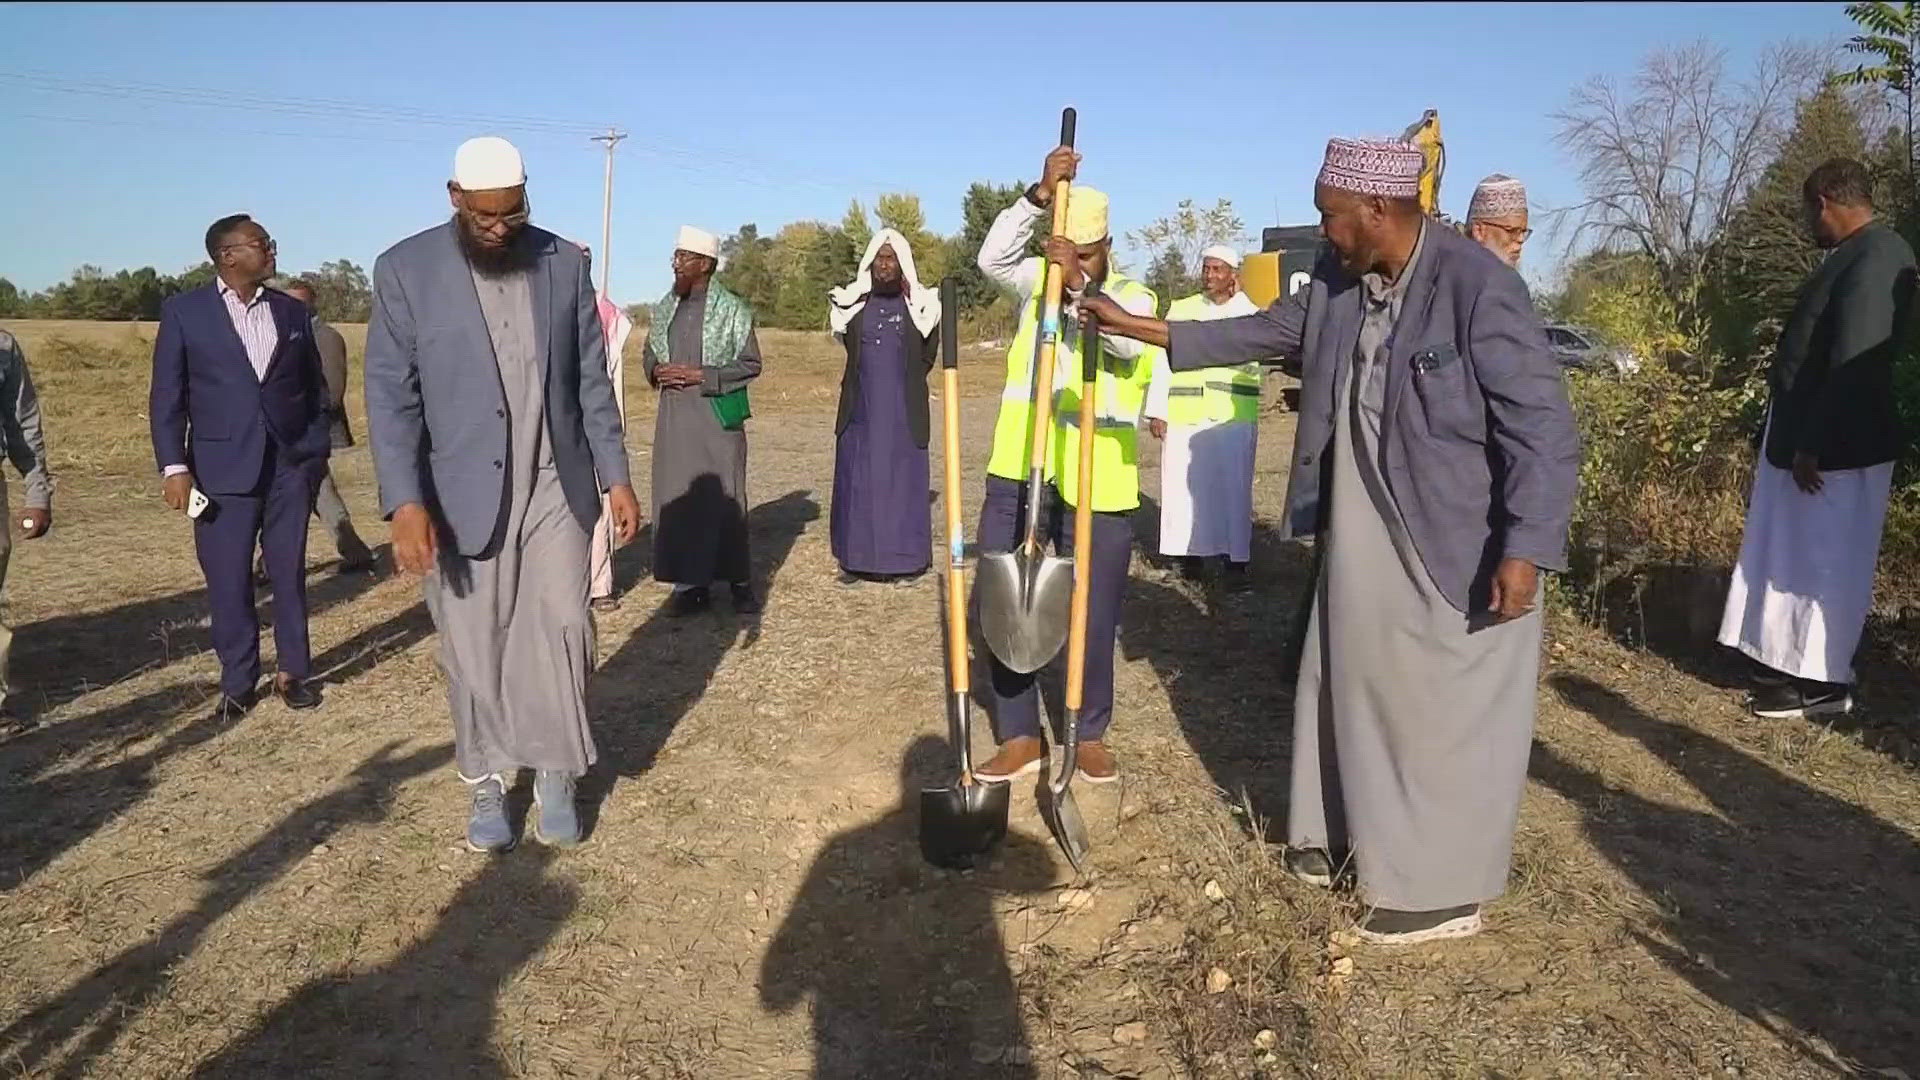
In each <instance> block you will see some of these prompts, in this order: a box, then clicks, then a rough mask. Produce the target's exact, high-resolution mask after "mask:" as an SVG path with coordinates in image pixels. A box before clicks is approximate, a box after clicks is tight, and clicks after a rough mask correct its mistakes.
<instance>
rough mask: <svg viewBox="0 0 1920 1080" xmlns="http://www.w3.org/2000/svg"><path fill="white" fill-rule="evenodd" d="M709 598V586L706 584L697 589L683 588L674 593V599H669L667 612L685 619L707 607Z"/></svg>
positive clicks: (674, 616)
mask: <svg viewBox="0 0 1920 1080" xmlns="http://www.w3.org/2000/svg"><path fill="white" fill-rule="evenodd" d="M707 599H708V596H707V587H706V586H705V585H702V586H700V587H699V588H697V589H682V590H680V591H678V592H676V593H674V594H673V597H672V599H670V600H668V601H667V614H668V615H670V616H672V617H673V618H676V619H684V618H686V617H687V616H689V615H695V614H698V613H699V612H701V611H703V610H705V609H706V606H707Z"/></svg>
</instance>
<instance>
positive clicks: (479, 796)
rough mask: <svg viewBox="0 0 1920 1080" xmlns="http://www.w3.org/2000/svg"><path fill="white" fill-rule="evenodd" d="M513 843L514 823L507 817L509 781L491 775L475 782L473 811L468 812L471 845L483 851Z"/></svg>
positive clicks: (469, 843) (468, 843) (505, 848)
mask: <svg viewBox="0 0 1920 1080" xmlns="http://www.w3.org/2000/svg"><path fill="white" fill-rule="evenodd" d="M512 846H513V825H512V823H510V822H509V821H507V785H506V783H505V782H504V781H502V780H501V779H500V777H498V776H489V777H487V778H486V779H485V780H482V781H480V782H479V783H477V784H475V785H473V812H472V813H470V814H469V815H467V849H468V850H470V851H478V852H481V853H482V854H487V853H493V852H500V851H505V850H507V849H508V848H511V847H512Z"/></svg>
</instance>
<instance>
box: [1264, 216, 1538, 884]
mask: <svg viewBox="0 0 1920 1080" xmlns="http://www.w3.org/2000/svg"><path fill="white" fill-rule="evenodd" d="M1424 246H1425V237H1424V234H1423V236H1422V240H1421V242H1420V243H1419V244H1416V246H1415V248H1414V253H1413V258H1412V259H1411V260H1409V262H1408V264H1407V267H1406V269H1405V270H1404V271H1403V272H1402V273H1401V275H1400V277H1399V279H1398V280H1397V281H1396V282H1395V284H1394V285H1393V286H1391V287H1388V286H1386V285H1385V284H1384V283H1383V282H1382V281H1381V280H1380V278H1379V277H1378V276H1376V275H1371V274H1369V275H1367V276H1366V277H1365V278H1364V279H1363V284H1364V288H1365V291H1366V298H1365V303H1366V312H1365V316H1364V319H1363V321H1362V323H1361V329H1360V335H1359V340H1358V343H1357V347H1356V348H1355V350H1354V355H1353V361H1352V363H1351V364H1350V365H1348V368H1347V371H1346V372H1345V373H1343V374H1342V375H1341V376H1340V377H1339V379H1338V381H1337V383H1336V394H1335V400H1336V402H1337V403H1338V404H1337V407H1336V410H1335V411H1336V414H1337V416H1336V419H1335V423H1334V446H1333V453H1334V463H1333V466H1332V474H1333V475H1332V481H1333V482H1332V491H1331V493H1330V496H1329V497H1330V498H1331V499H1332V507H1331V510H1330V517H1329V520H1328V527H1327V531H1326V534H1325V535H1324V536H1322V537H1321V540H1320V543H1321V545H1322V548H1321V551H1322V554H1323V556H1324V562H1323V570H1322V573H1321V575H1320V578H1319V581H1318V583H1317V585H1316V594H1315V597H1314V604H1313V612H1312V615H1311V616H1310V622H1309V625H1308V631H1307V640H1306V647H1305V650H1304V652H1303V654H1302V657H1301V670H1300V681H1299V687H1298V690H1297V696H1296V699H1295V711H1294V747H1293V787H1292V804H1291V808H1290V813H1289V819H1288V828H1287V832H1288V843H1289V844H1291V845H1293V846H1294V847H1297V848H1319V849H1323V850H1333V851H1342V850H1346V849H1348V848H1351V850H1352V852H1353V857H1354V861H1355V865H1356V868H1357V871H1358V876H1359V880H1360V890H1361V895H1362V898H1363V899H1365V900H1366V901H1367V902H1368V903H1370V904H1372V905H1374V906H1376V907H1381V908H1389V909H1393V910H1399V911H1433V910H1437V909H1440V908H1448V907H1454V906H1457V905H1462V904H1472V903H1479V902H1481V901H1485V900H1491V899H1493V898H1494V897H1496V896H1499V895H1500V894H1501V892H1503V891H1504V890H1505V888H1506V879H1507V867H1508V862H1509V859H1510V857H1511V854H1512V848H1513V831H1514V826H1515V823H1516V820H1517V817H1518V814H1519V807H1520V794H1521V791H1522V789H1523V788H1524V786H1525V784H1526V771H1527V756H1528V751H1529V748H1530V746H1531V743H1532V735H1533V719H1534V708H1535V699H1534V695H1535V688H1536V684H1537V680H1538V677H1539V667H1540V636H1541V625H1542V624H1541V616H1540V614H1539V612H1538V610H1537V609H1536V610H1535V611H1534V612H1533V613H1532V614H1529V615H1527V616H1525V617H1523V618H1520V619H1517V620H1514V621H1513V622H1509V623H1502V624H1495V623H1494V622H1493V618H1492V616H1491V614H1489V613H1486V612H1475V613H1472V614H1466V613H1462V612H1461V611H1459V610H1458V609H1456V608H1455V607H1453V606H1452V605H1451V604H1450V603H1448V601H1447V600H1446V598H1445V597H1444V596H1442V595H1441V592H1440V590H1439V589H1438V588H1437V587H1436V586H1435V585H1434V583H1433V579H1432V577H1431V576H1430V575H1429V574H1428V572H1427V569H1426V566H1425V564H1424V563H1423V562H1422V561H1421V558H1420V554H1419V551H1418V550H1417V549H1416V548H1415V547H1414V545H1413V542H1412V540H1411V539H1410V537H1409V535H1408V533H1407V530H1406V527H1405V525H1404V523H1403V521H1402V519H1401V515H1400V510H1399V508H1398V507H1397V506H1396V505H1395V503H1394V498H1393V494H1392V492H1391V491H1390V490H1389V488H1388V485H1387V480H1386V477H1385V475H1384V474H1383V472H1382V470H1381V467H1380V460H1381V457H1380V424H1381V416H1382V413H1383V410H1384V405H1385V398H1386V364H1387V359H1388V356H1389V354H1390V351H1391V350H1390V349H1389V347H1388V346H1389V343H1390V342H1391V340H1392V338H1393V336H1394V334H1395V333H1396V332H1401V331H1402V329H1404V332H1407V333H1414V332H1416V331H1417V328H1415V327H1406V328H1399V327H1397V326H1396V324H1397V323H1398V322H1399V319H1400V307H1401V303H1402V301H1403V299H1404V292H1405V285H1406V282H1407V281H1409V280H1411V279H1412V277H1413V270H1414V266H1415V265H1416V264H1417V263H1418V261H1419V259H1420V257H1421V254H1422V249H1423V248H1424Z"/></svg>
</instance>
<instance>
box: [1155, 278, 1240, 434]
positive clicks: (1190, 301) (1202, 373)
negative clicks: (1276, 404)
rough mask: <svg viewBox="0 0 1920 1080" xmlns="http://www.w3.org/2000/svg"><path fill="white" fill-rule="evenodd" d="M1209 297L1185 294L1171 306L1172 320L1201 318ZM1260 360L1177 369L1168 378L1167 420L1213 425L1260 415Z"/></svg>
mask: <svg viewBox="0 0 1920 1080" xmlns="http://www.w3.org/2000/svg"><path fill="white" fill-rule="evenodd" d="M1207 306H1208V305H1207V298H1206V297H1205V296H1201V295H1194V296H1185V297H1181V298H1180V299H1178V300H1175V301H1174V302H1173V305H1172V306H1171V307H1169V308H1168V309H1167V321H1168V322H1182V321H1191V320H1197V319H1199V318H1200V317H1201V312H1204V311H1205V310H1206V309H1207ZM1260 375H1261V371H1260V362H1259V361H1258V360H1251V361H1248V362H1247V363H1244V364H1240V365H1237V366H1235V367H1211V368H1201V369H1200V370H1198V371H1175V372H1172V373H1171V377H1170V378H1168V379H1167V423H1169V424H1174V425H1177V426H1179V427H1209V426H1211V425H1213V424H1225V423H1231V422H1234V421H1246V422H1250V423H1251V422H1255V421H1258V420H1259V419H1260Z"/></svg>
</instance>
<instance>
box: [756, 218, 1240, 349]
mask: <svg viewBox="0 0 1920 1080" xmlns="http://www.w3.org/2000/svg"><path fill="white" fill-rule="evenodd" d="M1025 190H1026V185H1025V184H1020V183H1013V184H995V183H990V182H976V183H974V184H972V185H971V186H969V187H968V188H967V191H966V194H965V195H964V196H963V197H962V198H961V202H960V221H961V226H960V231H959V232H957V233H955V234H953V235H951V236H941V235H939V234H937V233H935V232H933V231H931V230H929V229H928V228H927V225H926V215H925V213H924V212H923V211H922V209H921V205H920V198H919V196H917V195H913V194H910V193H890V194H884V195H881V196H880V197H879V198H878V199H876V200H875V201H874V204H873V207H872V210H871V212H870V211H869V210H868V208H867V207H866V206H865V205H863V204H862V203H861V202H860V201H858V200H855V201H854V202H853V204H852V205H850V206H848V207H847V211H846V213H845V214H844V215H843V216H842V217H841V219H840V221H839V222H838V223H828V222H824V221H797V222H793V223H790V224H788V225H784V226H782V227H781V228H780V229H779V230H778V231H777V232H775V233H774V234H773V235H772V236H765V235H762V234H761V232H760V229H759V226H758V225H757V224H746V225H742V226H741V227H740V228H739V229H738V230H736V231H735V232H734V233H733V234H732V235H731V236H728V237H727V238H726V239H725V240H723V241H722V242H721V246H720V255H721V269H720V273H719V280H720V283H721V284H723V285H725V286H726V287H727V288H729V289H732V290H733V291H734V292H736V293H739V294H740V296H741V297H742V298H744V299H745V300H746V301H747V302H748V303H750V304H752V305H753V309H754V311H755V313H756V315H757V316H758V318H759V320H760V322H761V324H762V325H765V326H772V327H781V328H785V329H792V330H815V329H821V328H824V327H825V326H826V325H827V290H829V289H832V288H835V287H837V286H840V285H844V284H846V283H847V282H849V281H851V280H852V279H853V276H854V274H855V273H856V272H857V271H858V269H859V264H860V257H861V255H862V254H864V253H865V251H866V248H867V244H868V243H869V242H870V241H871V240H872V238H873V234H874V232H875V231H876V230H877V229H893V230H895V231H896V232H898V233H900V235H902V236H904V237H906V238H907V244H908V246H909V247H911V248H912V249H913V259H914V268H915V270H916V271H917V273H918V274H919V277H920V280H921V281H922V282H923V283H925V284H926V285H927V286H928V287H932V286H933V285H934V283H936V282H938V281H939V280H940V279H941V278H942V277H943V276H947V275H951V276H952V277H954V279H955V283H956V287H957V291H958V295H959V299H960V308H961V312H962V313H963V314H964V315H966V316H969V317H971V318H973V319H974V320H975V321H976V323H986V324H997V325H998V327H999V328H1007V327H1010V326H1011V323H1012V320H1013V314H1014V311H1015V310H1016V309H1015V308H1014V307H1013V305H1012V303H1011V301H1010V300H1009V299H1008V298H1007V297H1005V296H1003V295H1001V291H1000V289H999V288H998V287H997V286H995V285H994V284H993V283H992V282H990V281H988V280H987V277H986V275H984V274H982V273H981V272H980V268H979V266H978V265H976V256H977V255H978V253H979V251H980V246H981V245H982V244H984V243H985V242H986V239H987V231H988V230H989V229H990V228H992V226H993V220H994V218H995V217H998V216H999V214H1000V212H1001V211H1003V210H1005V209H1006V208H1007V207H1008V206H1011V205H1012V204H1013V203H1014V201H1015V200H1017V199H1019V198H1020V196H1021V194H1022V193H1023V192H1024V191H1025ZM1245 233H1246V229H1245V226H1244V224H1243V223H1242V222H1241V220H1240V218H1239V216H1238V215H1236V214H1235V213H1234V211H1233V205H1232V203H1230V202H1229V201H1228V200H1226V199H1220V200H1217V201H1216V202H1215V204H1214V206H1213V207H1212V208H1211V209H1203V208H1200V207H1197V206H1196V205H1195V203H1194V201H1193V200H1191V199H1188V200H1184V201H1183V202H1181V204H1180V205H1179V207H1177V208H1176V209H1175V210H1174V212H1173V213H1171V214H1169V215H1167V216H1166V217H1163V218H1160V219H1159V220H1157V221H1154V222H1152V223H1151V224H1149V225H1147V226H1145V227H1143V228H1141V229H1139V230H1137V231H1134V232H1131V233H1128V234H1127V235H1126V239H1127V240H1128V241H1129V242H1130V243H1131V244H1132V246H1133V247H1134V248H1135V249H1136V250H1138V251H1141V252H1150V253H1152V255H1151V262H1150V263H1149V265H1148V266H1147V268H1146V271H1145V273H1144V274H1141V273H1140V271H1139V270H1137V269H1133V270H1132V272H1133V273H1135V274H1136V275H1138V276H1140V277H1141V280H1142V281H1144V282H1145V283H1146V284H1148V285H1149V286H1151V287H1152V288H1153V289H1154V290H1155V292H1156V293H1158V294H1159V296H1160V298H1161V302H1162V303H1163V304H1165V303H1169V302H1171V301H1172V300H1173V299H1175V298H1177V297H1179V296H1184V295H1187V294H1189V293H1192V292H1195V291H1197V290H1198V288H1199V284H1198V282H1199V269H1200V266H1199V263H1200V251H1201V249H1202V248H1205V247H1206V246H1207V245H1209V244H1214V243H1228V244H1240V243H1243V242H1244V241H1245V240H1246V235H1245ZM1028 252H1029V254H1032V255H1038V254H1039V253H1040V237H1039V236H1038V235H1036V236H1035V237H1034V238H1033V239H1032V240H1031V241H1030V243H1029V245H1028ZM1118 255H1119V253H1116V257H1118Z"/></svg>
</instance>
